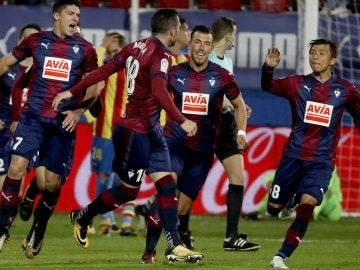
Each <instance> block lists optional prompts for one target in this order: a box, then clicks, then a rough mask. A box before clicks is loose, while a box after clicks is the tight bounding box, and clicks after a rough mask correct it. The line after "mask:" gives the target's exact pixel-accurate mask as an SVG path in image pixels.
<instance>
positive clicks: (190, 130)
mask: <svg viewBox="0 0 360 270" xmlns="http://www.w3.org/2000/svg"><path fill="white" fill-rule="evenodd" d="M180 126H181V127H182V128H183V129H184V130H185V132H186V134H187V135H188V136H189V137H192V136H194V135H195V134H196V132H197V124H196V123H195V122H193V121H191V120H189V119H185V122H184V123H182V124H181V125H180Z"/></svg>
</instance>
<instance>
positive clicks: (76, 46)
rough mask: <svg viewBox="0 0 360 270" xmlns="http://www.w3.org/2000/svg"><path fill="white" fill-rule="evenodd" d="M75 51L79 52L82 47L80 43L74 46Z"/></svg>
mask: <svg viewBox="0 0 360 270" xmlns="http://www.w3.org/2000/svg"><path fill="white" fill-rule="evenodd" d="M73 51H74V53H78V52H79V51H80V48H79V46H78V45H75V46H73Z"/></svg>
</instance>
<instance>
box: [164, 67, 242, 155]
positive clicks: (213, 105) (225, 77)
mask: <svg viewBox="0 0 360 270" xmlns="http://www.w3.org/2000/svg"><path fill="white" fill-rule="evenodd" d="M168 89H169V90H170V91H171V92H172V93H173V96H174V102H175V105H176V107H177V108H178V109H179V111H180V112H182V113H183V114H184V116H185V117H186V118H187V119H189V120H192V121H194V122H195V123H197V125H198V131H197V133H196V135H195V136H192V137H189V136H186V133H185V132H184V131H183V129H182V128H181V127H180V125H179V124H178V123H177V122H175V121H173V119H172V118H171V117H170V116H169V115H167V119H166V125H165V128H164V134H165V136H166V137H167V140H168V141H171V142H175V143H177V144H180V145H183V146H185V147H188V148H190V149H192V150H195V151H201V152H211V151H213V149H214V145H215V142H216V140H217V137H218V134H219V129H220V123H221V109H222V104H223V98H224V95H226V97H227V98H228V99H229V100H233V99H235V98H236V97H238V96H239V95H240V94H241V93H240V89H239V87H238V85H237V83H236V81H235V78H234V75H233V74H232V73H229V71H227V70H226V69H224V68H222V67H220V66H219V65H218V64H215V63H213V62H210V61H209V63H208V65H207V67H206V68H205V69H204V70H202V71H201V72H196V71H195V70H194V69H192V68H191V67H190V64H189V62H185V63H181V64H179V65H176V66H172V67H171V68H170V73H169V83H168Z"/></svg>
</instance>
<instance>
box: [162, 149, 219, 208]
mask: <svg viewBox="0 0 360 270" xmlns="http://www.w3.org/2000/svg"><path fill="white" fill-rule="evenodd" d="M169 151H170V160H171V171H173V172H175V173H176V174H177V178H178V179H177V188H178V190H179V191H181V192H182V193H184V194H185V195H186V196H188V197H189V198H191V199H192V200H193V201H195V200H196V198H197V196H198V195H199V192H200V190H201V188H202V186H203V185H204V183H205V180H206V177H207V175H208V173H209V170H210V169H211V167H212V164H213V160H214V154H213V153H212V152H209V153H207V152H198V151H193V150H191V149H189V148H185V147H183V146H175V145H172V144H169Z"/></svg>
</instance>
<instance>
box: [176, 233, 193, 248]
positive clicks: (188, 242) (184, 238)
mask: <svg viewBox="0 0 360 270" xmlns="http://www.w3.org/2000/svg"><path fill="white" fill-rule="evenodd" d="M179 234H180V240H181V242H182V243H183V244H184V246H185V247H186V248H187V249H190V250H194V238H193V237H192V236H191V231H187V232H182V233H179Z"/></svg>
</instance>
